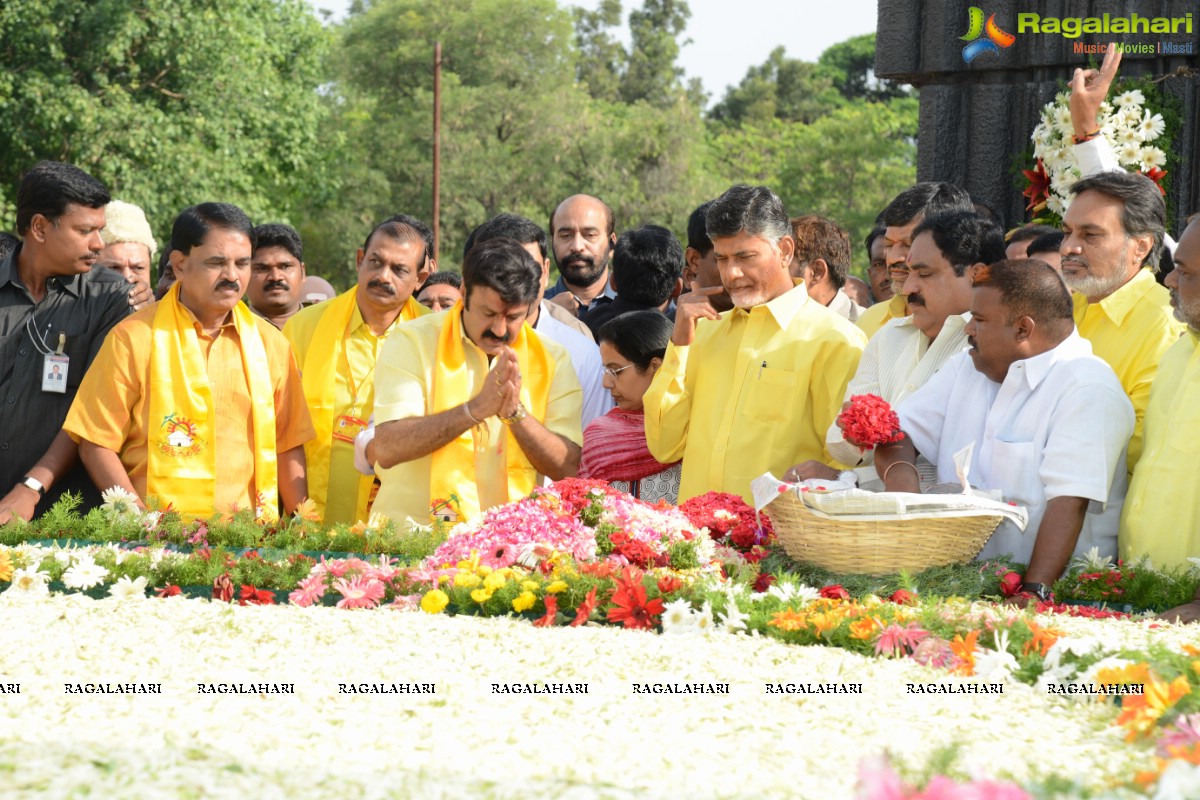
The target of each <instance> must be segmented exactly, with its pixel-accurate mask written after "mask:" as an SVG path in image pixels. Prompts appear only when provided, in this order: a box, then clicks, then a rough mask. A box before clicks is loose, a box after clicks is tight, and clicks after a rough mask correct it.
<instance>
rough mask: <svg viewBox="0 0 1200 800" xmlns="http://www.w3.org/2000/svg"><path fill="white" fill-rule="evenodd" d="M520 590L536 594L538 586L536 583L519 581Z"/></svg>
mask: <svg viewBox="0 0 1200 800" xmlns="http://www.w3.org/2000/svg"><path fill="white" fill-rule="evenodd" d="M521 588H522V589H524V590H525V591H527V592H536V591H537V590H538V584H537V581H521Z"/></svg>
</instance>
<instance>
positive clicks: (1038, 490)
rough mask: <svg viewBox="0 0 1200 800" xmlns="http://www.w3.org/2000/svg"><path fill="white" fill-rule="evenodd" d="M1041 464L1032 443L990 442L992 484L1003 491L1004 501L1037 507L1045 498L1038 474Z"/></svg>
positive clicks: (992, 487)
mask: <svg viewBox="0 0 1200 800" xmlns="http://www.w3.org/2000/svg"><path fill="white" fill-rule="evenodd" d="M1040 464H1041V457H1040V455H1039V451H1038V447H1037V445H1035V444H1034V443H1033V442H1004V441H1001V440H999V439H997V440H996V441H994V442H993V443H992V463H991V465H990V466H991V470H990V471H991V475H990V478H991V480H990V481H989V483H991V484H992V485H991V486H987V487H986V488H988V489H999V490H1000V491H1001V492H1003V493H1004V500H1005V502H1009V503H1016V504H1017V505H1019V506H1036V505H1041V504H1042V503H1043V502H1044V501H1045V489H1044V488H1043V487H1042V478H1041V476H1040V475H1039V474H1038V467H1039V465H1040Z"/></svg>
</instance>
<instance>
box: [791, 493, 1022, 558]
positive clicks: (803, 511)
mask: <svg viewBox="0 0 1200 800" xmlns="http://www.w3.org/2000/svg"><path fill="white" fill-rule="evenodd" d="M767 513H769V514H770V515H771V521H772V522H773V523H774V525H775V534H776V536H777V537H778V539H779V542H780V544H782V545H783V549H784V550H785V551H786V552H787V554H788V555H789V556H791V557H792V558H794V559H796V560H797V561H807V562H809V563H811V564H816V565H817V566H819V567H822V568H824V569H827V570H830V571H831V572H847V573H853V574H861V575H884V574H889V573H895V572H899V571H900V570H908V571H909V572H920V571H921V570H924V569H928V568H929V567H940V566H944V565H946V564H962V563H965V562H967V561H970V560H971V559H972V558H974V557H975V556H977V555H979V551H980V550H982V549H983V546H984V544H986V543H987V540H988V538H990V537H991V535H992V532H993V531H995V530H996V528H997V526H999V524H1000V522H1001V520H1002V519H1003V517H1001V516H999V515H994V514H986V513H979V512H976V513H961V512H960V513H958V514H955V515H953V516H948V515H947V516H929V517H915V518H914V517H900V516H881V517H877V518H872V519H834V518H831V517H829V516H827V515H824V514H820V513H817V512H814V511H813V510H812V509H810V508H809V507H808V506H806V505H804V501H802V500H801V499H800V498H799V497H798V496H797V495H796V493H795V492H784V493H782V494H780V495H779V497H778V498H776V499H775V500H774V501H773V502H772V503H771V505H770V506H769V507H768V508H767Z"/></svg>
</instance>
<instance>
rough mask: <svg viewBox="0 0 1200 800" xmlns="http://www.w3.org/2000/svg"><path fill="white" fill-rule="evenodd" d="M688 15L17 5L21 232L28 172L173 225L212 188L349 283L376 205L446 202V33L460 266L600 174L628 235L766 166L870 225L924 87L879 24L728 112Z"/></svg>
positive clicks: (449, 209) (775, 181) (753, 74)
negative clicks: (711, 85) (474, 241)
mask: <svg viewBox="0 0 1200 800" xmlns="http://www.w3.org/2000/svg"><path fill="white" fill-rule="evenodd" d="M690 15H691V13H690V9H689V7H688V5H687V3H686V2H684V0H642V1H641V3H640V5H636V6H635V7H632V8H630V9H628V10H626V9H625V8H623V6H622V4H621V1H620V0H602V2H600V4H599V5H598V6H597V7H595V8H594V9H593V10H586V9H579V8H570V7H567V6H566V5H560V4H559V3H558V2H557V0H442V2H439V3H430V2H427V0H356V2H355V3H353V4H352V7H351V13H350V14H349V16H348V17H347V18H346V19H345V20H344V21H342V22H340V23H338V24H334V25H322V24H321V22H320V21H319V20H318V19H317V18H316V16H315V15H314V14H313V12H312V11H311V9H310V7H309V6H308V5H307V3H305V2H303V0H226V2H223V3H220V4H213V3H211V2H208V1H207V0H171V2H168V0H136V2H130V1H129V0H93V2H89V3H79V2H77V1H76V0H6V2H5V3H4V4H3V5H2V6H0V177H2V178H3V183H4V185H5V186H6V187H10V189H9V190H7V191H5V192H4V193H3V194H2V196H0V228H4V227H11V224H12V216H13V207H12V201H13V199H14V198H13V192H12V191H11V188H12V187H15V185H16V183H17V181H18V180H19V178H20V175H21V174H22V173H23V172H24V171H25V170H26V169H28V168H29V166H31V165H32V164H33V163H34V162H35V161H37V160H38V159H42V158H49V159H56V160H66V161H72V162H74V163H76V164H79V165H80V166H81V167H83V168H84V169H87V170H88V171H89V172H92V173H93V174H95V175H96V176H97V177H98V178H100V179H101V180H103V181H105V182H106V183H107V184H108V185H109V186H110V187H111V188H112V190H113V194H114V196H115V197H119V198H121V199H124V200H128V201H130V202H134V203H137V204H138V205H141V206H142V207H144V208H145V209H146V211H147V212H148V215H149V217H150V220H151V223H152V224H153V226H154V228H155V230H156V232H157V233H158V235H159V237H160V238H165V234H166V233H167V232H168V231H169V226H170V222H171V220H172V219H173V218H174V216H175V214H176V213H178V211H179V210H181V209H182V208H184V207H186V206H188V205H191V204H194V203H196V202H202V201H204V200H214V199H216V200H224V201H228V202H233V203H237V204H239V205H241V206H243V207H244V208H245V209H246V210H247V211H248V212H249V213H250V214H251V216H252V218H254V219H255V221H262V222H266V221H285V222H290V223H292V224H294V225H295V226H296V227H297V228H298V229H299V230H300V232H301V234H302V236H303V238H304V242H305V251H306V260H307V261H308V262H309V266H310V270H311V271H313V272H315V273H318V274H322V275H324V276H326V277H328V278H330V279H331V280H333V281H334V282H335V284H338V285H343V286H344V285H346V284H347V283H348V282H349V280H350V276H351V270H352V268H353V263H354V254H355V250H356V248H357V247H358V246H360V245H361V244H362V240H363V238H364V237H365V236H366V234H367V232H368V231H369V230H370V229H371V228H372V227H373V225H374V224H375V223H376V222H377V221H379V220H380V219H382V218H384V217H386V216H390V215H392V214H396V213H400V212H405V213H410V214H413V215H415V216H418V217H420V218H423V219H426V220H429V219H430V215H431V214H432V194H431V169H432V168H431V154H432V111H433V78H432V62H433V43H434V42H435V41H440V42H441V44H442V70H443V72H442V92H443V108H442V193H441V230H442V242H441V256H442V265H443V266H444V267H447V268H452V269H453V268H457V265H458V263H459V260H460V255H461V248H462V243H463V242H464V241H465V239H466V236H467V234H468V233H469V232H470V230H471V229H472V228H473V227H474V226H475V225H477V224H479V223H480V222H482V221H483V220H485V219H486V218H488V217H490V216H492V215H494V214H497V213H499V212H501V211H510V212H515V213H519V214H523V215H525V216H527V217H530V218H531V219H533V220H535V221H537V222H539V223H541V224H543V225H544V224H546V223H547V221H548V216H549V213H550V211H551V210H552V209H553V208H554V206H555V205H556V204H557V203H558V202H559V201H560V200H561V199H562V198H563V197H566V196H568V195H570V194H574V193H576V192H587V193H589V194H595V195H597V196H599V197H602V198H603V199H604V200H605V201H606V202H608V203H609V205H610V206H612V208H613V210H614V212H615V214H616V218H617V225H618V227H619V228H620V229H626V228H630V227H634V226H636V225H640V224H643V223H647V222H655V223H659V224H664V225H666V226H668V227H670V228H672V229H673V230H675V231H676V232H677V234H678V235H680V236H681V237H682V236H683V233H684V228H685V225H686V220H687V217H688V214H689V213H690V212H691V210H692V209H693V208H694V207H695V206H696V205H698V204H699V203H701V202H703V201H705V200H708V199H711V198H712V197H715V196H716V195H717V194H719V193H720V192H721V191H723V190H724V189H725V188H727V187H728V186H729V185H730V184H731V183H735V182H747V181H749V182H762V183H766V184H768V185H770V186H771V187H772V188H773V189H775V190H776V191H777V192H778V193H779V194H780V195H781V197H783V199H784V200H785V202H786V203H787V207H788V209H789V211H792V212H793V213H796V214H799V213H808V212H819V213H824V214H827V215H828V216H830V217H832V218H833V219H835V220H838V221H839V222H841V223H842V224H843V225H845V226H847V227H848V228H850V230H851V233H852V234H853V236H854V237H855V239H856V241H861V238H862V235H863V234H865V231H866V228H868V227H869V225H870V223H871V221H872V220H873V218H874V215H875V213H876V212H877V211H878V210H879V209H880V208H881V207H882V206H883V205H884V204H885V203H886V202H887V200H888V199H890V197H891V196H892V195H894V194H895V193H896V192H897V191H899V189H901V188H903V187H904V186H905V185H907V184H908V183H910V182H911V181H912V180H913V177H914V173H915V167H914V161H915V144H914V142H915V138H914V137H915V135H916V103H915V100H914V99H913V98H912V97H910V96H909V95H910V94H911V90H909V89H908V88H907V87H902V86H896V85H893V84H890V83H888V82H886V81H879V80H876V79H875V78H874V75H873V73H872V72H871V67H872V64H873V60H874V36H873V35H868V36H862V37H855V38H853V39H850V40H848V41H846V42H842V43H840V44H837V45H835V46H833V47H831V48H829V49H828V50H827V51H826V52H825V53H824V54H822V56H821V57H820V59H819V60H818V61H817V62H816V63H808V62H804V61H800V60H797V59H793V58H789V57H787V55H786V52H785V51H784V50H783V49H782V48H779V49H776V50H775V51H773V52H771V53H770V54H769V55H768V56H767V58H766V60H765V61H764V62H763V63H762V64H761V65H759V66H757V67H753V68H751V69H750V70H749V71H748V73H747V75H746V78H745V79H744V80H743V81H742V82H741V83H740V84H739V85H738V86H735V87H733V88H731V89H729V90H728V91H727V92H726V94H725V95H724V97H722V98H721V99H720V100H719V102H717V103H715V104H714V105H713V107H712V108H711V110H710V111H707V112H706V111H705V103H706V102H707V100H706V97H705V95H704V93H703V91H702V87H701V86H700V85H699V83H698V81H696V80H694V79H691V80H689V79H688V77H687V76H686V75H684V73H683V71H682V69H681V68H680V67H679V64H678V59H679V52H680V48H681V47H682V46H683V45H684V44H685V43H686V42H687V38H686V35H687V30H686V28H687V22H688V20H689V19H690ZM623 25H628V38H627V41H628V45H626V44H623V41H626V39H625V37H623V36H622V35H621V30H622V26H623ZM217 33H219V35H216V34H217ZM856 260H857V261H858V262H859V263H860V264H861V262H862V260H863V259H862V257H861V254H860V256H859V257H858V258H857V259H856Z"/></svg>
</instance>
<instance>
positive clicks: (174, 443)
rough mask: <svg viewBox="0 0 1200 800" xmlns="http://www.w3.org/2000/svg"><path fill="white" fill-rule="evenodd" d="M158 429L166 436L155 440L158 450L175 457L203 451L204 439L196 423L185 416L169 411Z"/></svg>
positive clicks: (197, 453) (186, 456)
mask: <svg viewBox="0 0 1200 800" xmlns="http://www.w3.org/2000/svg"><path fill="white" fill-rule="evenodd" d="M159 430H160V431H161V432H163V433H165V436H166V438H163V439H159V440H158V441H157V442H156V445H157V446H158V451H159V452H160V453H162V454H163V455H167V456H174V457H175V458H192V457H193V456H197V455H199V454H200V453H201V452H203V451H204V439H203V438H202V437H201V436H200V435H199V433H198V432H197V431H196V424H195V423H194V422H192V421H191V420H189V419H188V418H187V417H181V416H178V415H176V414H175V412H173V411H172V412H171V413H170V414H167V416H165V417H163V421H162V425H160V426H159Z"/></svg>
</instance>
